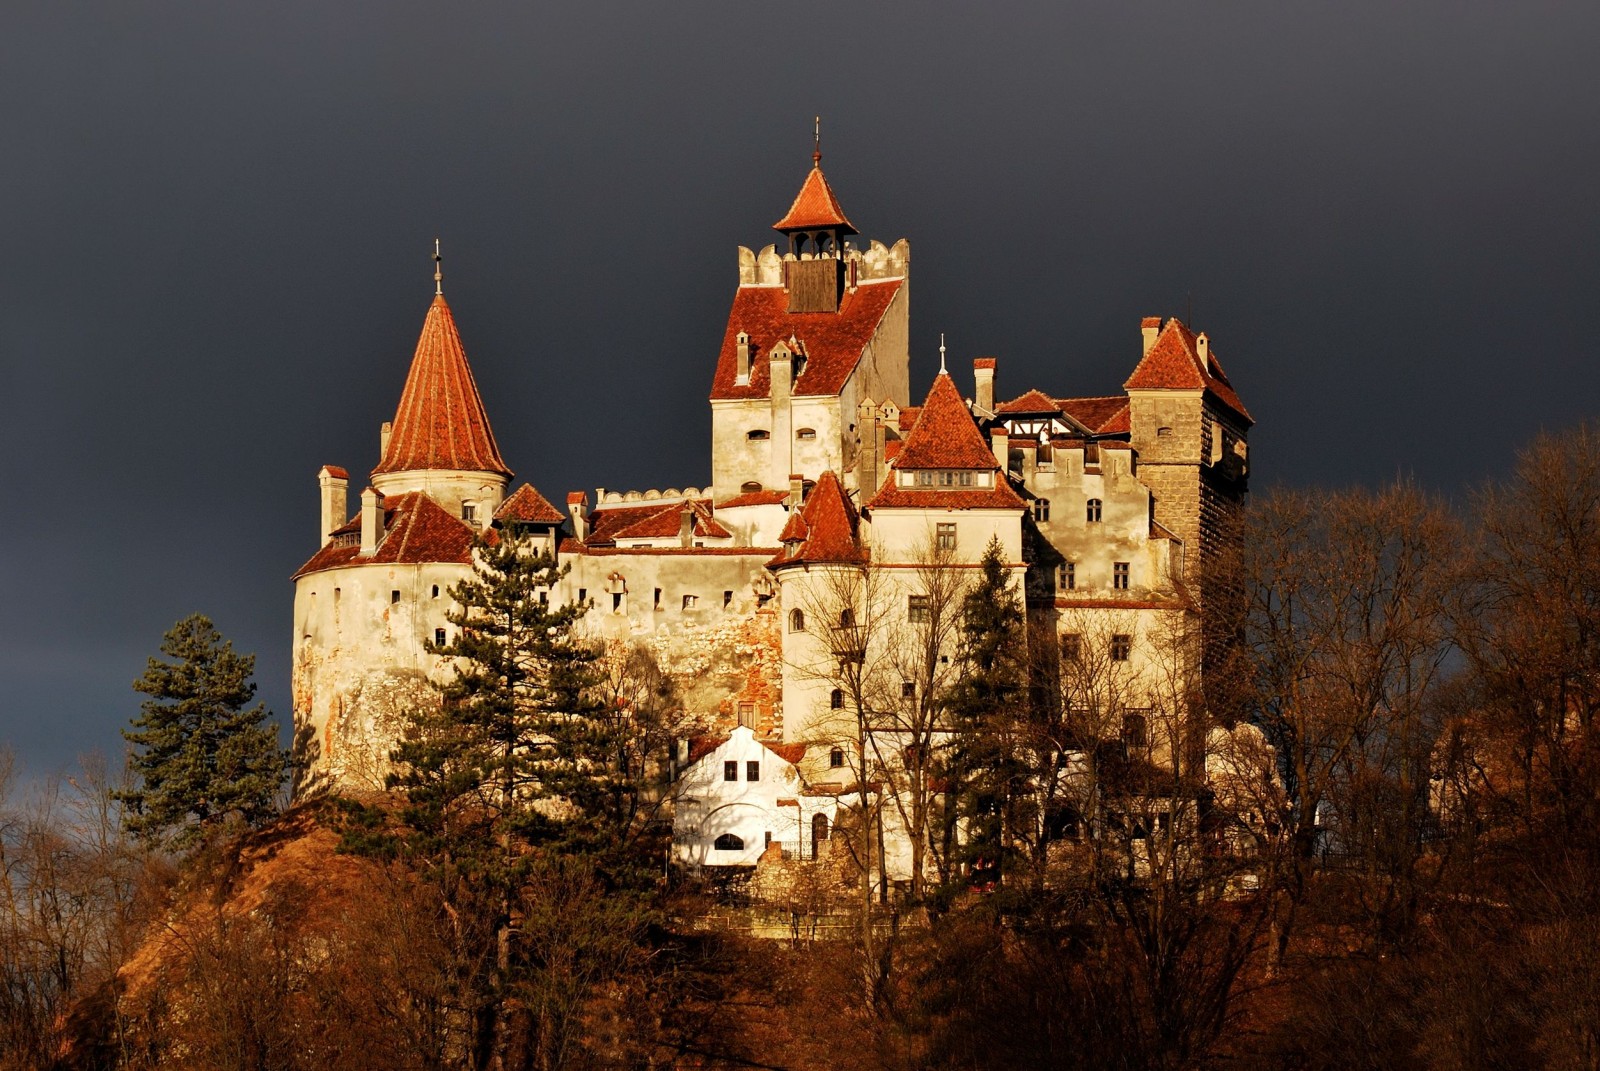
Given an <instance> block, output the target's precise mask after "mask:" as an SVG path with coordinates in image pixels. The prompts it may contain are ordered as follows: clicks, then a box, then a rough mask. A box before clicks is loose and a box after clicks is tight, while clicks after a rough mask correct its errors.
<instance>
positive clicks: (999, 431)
mask: <svg viewBox="0 0 1600 1071" xmlns="http://www.w3.org/2000/svg"><path fill="white" fill-rule="evenodd" d="M989 449H990V450H992V451H994V463H995V464H996V465H999V466H1000V471H1001V472H1004V471H1006V466H1007V465H1009V464H1010V463H1011V436H1010V433H1009V432H1007V431H1006V429H1005V428H990V429H989Z"/></svg>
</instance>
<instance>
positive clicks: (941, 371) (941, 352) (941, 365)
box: [939, 331, 950, 376]
mask: <svg viewBox="0 0 1600 1071" xmlns="http://www.w3.org/2000/svg"><path fill="white" fill-rule="evenodd" d="M939 374H940V375H941V376H947V375H949V374H950V373H949V372H947V371H945V367H944V332H943V331H940V332H939Z"/></svg>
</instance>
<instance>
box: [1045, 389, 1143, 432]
mask: <svg viewBox="0 0 1600 1071" xmlns="http://www.w3.org/2000/svg"><path fill="white" fill-rule="evenodd" d="M1056 405H1057V406H1059V407H1060V408H1061V411H1062V412H1063V413H1065V414H1067V416H1069V417H1071V418H1072V419H1073V420H1076V421H1077V422H1078V423H1079V424H1082V425H1083V426H1084V427H1086V428H1088V429H1089V430H1090V431H1093V432H1098V433H1100V434H1104V435H1110V434H1114V433H1115V432H1116V431H1124V432H1125V431H1127V430H1128V428H1127V426H1126V422H1127V412H1128V396H1127V395H1126V394H1113V395H1109V396H1106V397H1101V398H1057V399H1056ZM1119 418H1121V420H1122V422H1123V426H1122V427H1121V428H1117V427H1116V426H1115V425H1116V423H1117V421H1118V419H1119Z"/></svg>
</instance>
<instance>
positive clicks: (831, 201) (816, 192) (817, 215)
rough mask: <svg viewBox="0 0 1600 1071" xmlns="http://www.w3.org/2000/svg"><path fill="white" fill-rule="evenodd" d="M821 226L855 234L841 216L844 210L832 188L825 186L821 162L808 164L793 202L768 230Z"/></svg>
mask: <svg viewBox="0 0 1600 1071" xmlns="http://www.w3.org/2000/svg"><path fill="white" fill-rule="evenodd" d="M823 227H837V228H839V229H840V230H842V231H846V232H848V233H850V234H855V233H856V229H855V228H854V227H852V226H850V221H849V220H848V219H845V218H844V209H842V208H840V207H839V199H838V198H837V197H835V196H834V195H833V187H832V186H829V185H828V180H827V178H826V177H825V176H824V175H823V174H822V165H821V164H820V163H817V164H813V165H812V167H811V173H810V174H809V175H807V176H806V180H805V182H803V183H801V185H800V192H799V193H798V194H796V195H795V198H794V204H792V205H790V206H789V211H788V212H787V213H786V214H785V215H784V217H783V218H782V219H780V220H778V222H776V223H774V224H773V225H772V229H773V230H775V231H805V230H817V229H820V228H823Z"/></svg>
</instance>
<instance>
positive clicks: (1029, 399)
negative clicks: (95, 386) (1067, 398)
mask: <svg viewBox="0 0 1600 1071" xmlns="http://www.w3.org/2000/svg"><path fill="white" fill-rule="evenodd" d="M994 411H995V412H996V413H999V414H1003V415H1004V414H1011V413H1030V414H1032V413H1037V414H1041V415H1042V414H1046V413H1059V412H1061V403H1060V402H1058V401H1056V400H1055V399H1054V398H1052V397H1050V395H1048V394H1046V393H1045V392H1044V391H1042V390H1030V391H1029V392H1028V393H1026V394H1024V395H1022V396H1021V397H1020V398H1013V399H1011V400H1010V401H1009V402H1001V403H1000V404H999V405H997V406H996V407H995V410H994Z"/></svg>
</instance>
